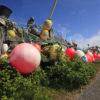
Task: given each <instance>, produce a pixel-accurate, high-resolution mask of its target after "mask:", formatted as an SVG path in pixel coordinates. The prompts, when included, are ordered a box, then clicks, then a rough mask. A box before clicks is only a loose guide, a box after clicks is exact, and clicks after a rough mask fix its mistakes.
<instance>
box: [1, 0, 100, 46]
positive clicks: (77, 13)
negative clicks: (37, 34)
mask: <svg viewBox="0 0 100 100" xmlns="http://www.w3.org/2000/svg"><path fill="white" fill-rule="evenodd" d="M53 2H54V0H0V4H4V5H7V6H8V7H10V8H11V9H12V10H13V14H12V15H11V17H10V19H12V20H14V21H15V22H17V23H18V24H20V25H25V24H26V22H27V19H28V18H29V17H30V16H34V17H35V19H36V22H37V24H42V23H43V21H44V20H45V19H47V17H48V16H49V13H50V11H51V7H52V4H53ZM52 19H53V21H54V28H55V30H56V31H58V32H59V33H61V34H62V35H63V36H64V37H65V38H67V39H70V38H71V39H72V40H75V39H76V40H80V39H81V38H82V39H91V38H93V37H95V36H96V35H98V33H99V30H100V20H99V19H100V0H58V3H57V6H56V9H55V12H54V14H53V16H52ZM99 43H100V42H99ZM97 44H98V43H97Z"/></svg>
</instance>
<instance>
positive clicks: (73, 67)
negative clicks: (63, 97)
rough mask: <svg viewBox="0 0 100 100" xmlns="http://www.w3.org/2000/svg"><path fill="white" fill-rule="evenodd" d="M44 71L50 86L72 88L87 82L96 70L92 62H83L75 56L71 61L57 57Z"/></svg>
mask: <svg viewBox="0 0 100 100" xmlns="http://www.w3.org/2000/svg"><path fill="white" fill-rule="evenodd" d="M46 72H47V76H48V80H49V86H50V87H53V88H57V89H59V88H63V89H68V90H73V89H75V88H79V87H80V86H81V85H84V84H87V83H88V81H89V80H90V78H91V77H93V76H94V75H95V73H96V70H95V67H94V66H93V64H85V63H83V62H81V61H80V59H79V58H77V57H76V58H75V59H74V60H73V61H67V59H66V58H63V59H59V61H58V62H57V63H56V64H55V65H53V66H48V67H47V68H46Z"/></svg>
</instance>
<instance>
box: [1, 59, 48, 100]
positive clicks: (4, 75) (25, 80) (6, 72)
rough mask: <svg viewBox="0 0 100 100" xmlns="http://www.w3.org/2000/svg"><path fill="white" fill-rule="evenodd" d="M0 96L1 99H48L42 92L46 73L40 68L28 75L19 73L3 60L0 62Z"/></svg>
mask: <svg viewBox="0 0 100 100" xmlns="http://www.w3.org/2000/svg"><path fill="white" fill-rule="evenodd" d="M0 68H1V71H0V98H1V99H2V100H32V99H34V98H37V100H48V99H47V97H48V95H46V94H45V95H43V94H42V85H46V82H47V81H46V80H45V79H46V75H45V73H44V71H43V70H41V69H40V68H39V69H38V70H37V71H36V72H34V73H31V74H30V75H21V74H20V73H18V72H16V70H15V69H13V68H12V67H11V66H10V65H9V64H8V62H7V60H3V62H2V63H1V64H0Z"/></svg>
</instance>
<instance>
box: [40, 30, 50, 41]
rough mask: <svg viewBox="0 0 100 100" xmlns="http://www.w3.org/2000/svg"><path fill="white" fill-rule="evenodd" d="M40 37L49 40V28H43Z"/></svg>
mask: <svg viewBox="0 0 100 100" xmlns="http://www.w3.org/2000/svg"><path fill="white" fill-rule="evenodd" d="M40 38H41V39H42V40H47V39H49V31H48V30H43V31H42V32H41V33H40Z"/></svg>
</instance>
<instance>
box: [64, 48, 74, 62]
mask: <svg viewBox="0 0 100 100" xmlns="http://www.w3.org/2000/svg"><path fill="white" fill-rule="evenodd" d="M65 54H66V56H68V57H69V59H70V60H72V59H73V58H74V55H75V49H74V48H67V49H66V50H65Z"/></svg>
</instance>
